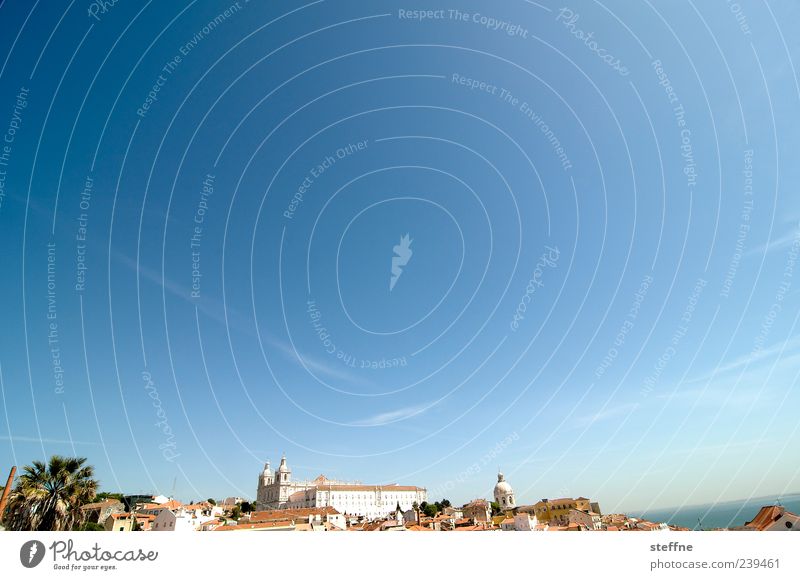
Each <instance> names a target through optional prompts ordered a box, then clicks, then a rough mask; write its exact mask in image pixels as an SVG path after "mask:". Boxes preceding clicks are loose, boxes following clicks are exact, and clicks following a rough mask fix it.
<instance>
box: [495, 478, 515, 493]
mask: <svg viewBox="0 0 800 580" xmlns="http://www.w3.org/2000/svg"><path fill="white" fill-rule="evenodd" d="M512 493H514V489H513V488H512V487H511V484H510V483H508V482H507V481H506V478H505V476H504V475H503V474H502V473H498V474H497V485H495V486H494V495H495V497H497V496H498V495H508V494H512Z"/></svg>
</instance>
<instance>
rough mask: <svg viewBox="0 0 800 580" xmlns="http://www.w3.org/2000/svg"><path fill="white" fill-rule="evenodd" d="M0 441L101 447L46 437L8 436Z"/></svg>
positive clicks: (91, 443)
mask: <svg viewBox="0 0 800 580" xmlns="http://www.w3.org/2000/svg"><path fill="white" fill-rule="evenodd" d="M0 440H2V441H11V442H12V443H36V444H37V445H38V444H40V443H51V444H53V445H91V446H94V447H100V446H101V444H100V443H98V442H91V441H70V440H69V439H50V438H47V437H44V438H42V439H39V438H38V437H27V436H25V435H12V436H11V437H9V436H8V435H0Z"/></svg>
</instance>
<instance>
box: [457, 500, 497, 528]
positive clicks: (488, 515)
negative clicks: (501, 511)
mask: <svg viewBox="0 0 800 580" xmlns="http://www.w3.org/2000/svg"><path fill="white" fill-rule="evenodd" d="M461 511H462V513H463V514H464V518H465V519H468V520H470V521H472V522H474V523H486V522H491V521H492V506H491V504H489V502H488V501H486V500H485V499H474V500H472V501H471V502H469V503H468V504H465V505H464V507H463V508H461Z"/></svg>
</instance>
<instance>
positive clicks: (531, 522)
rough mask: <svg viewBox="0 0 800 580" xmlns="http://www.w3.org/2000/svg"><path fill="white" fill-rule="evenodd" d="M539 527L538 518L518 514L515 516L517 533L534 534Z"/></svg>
mask: <svg viewBox="0 0 800 580" xmlns="http://www.w3.org/2000/svg"><path fill="white" fill-rule="evenodd" d="M537 527H539V528H541V526H539V521H538V520H537V519H536V516H532V515H531V514H516V515H515V516H514V530H515V531H517V532H533V531H535V530H536V529H537Z"/></svg>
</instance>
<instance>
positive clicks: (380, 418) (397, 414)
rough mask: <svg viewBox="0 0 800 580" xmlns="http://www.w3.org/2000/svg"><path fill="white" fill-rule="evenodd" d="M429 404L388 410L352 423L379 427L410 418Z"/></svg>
mask: <svg viewBox="0 0 800 580" xmlns="http://www.w3.org/2000/svg"><path fill="white" fill-rule="evenodd" d="M429 406H430V405H429V404H428V403H424V404H422V405H415V406H412V407H403V408H401V409H396V410H394V411H386V412H383V413H378V414H376V415H372V416H371V417H367V418H365V419H360V420H358V421H353V422H351V423H350V424H351V425H353V426H357V427H377V426H380V425H385V424H386V423H393V422H395V421H400V420H403V419H409V418H411V417H413V416H415V415H418V414H420V413H422V412H424V411H425V410H426V409H427V408H428V407H429Z"/></svg>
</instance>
